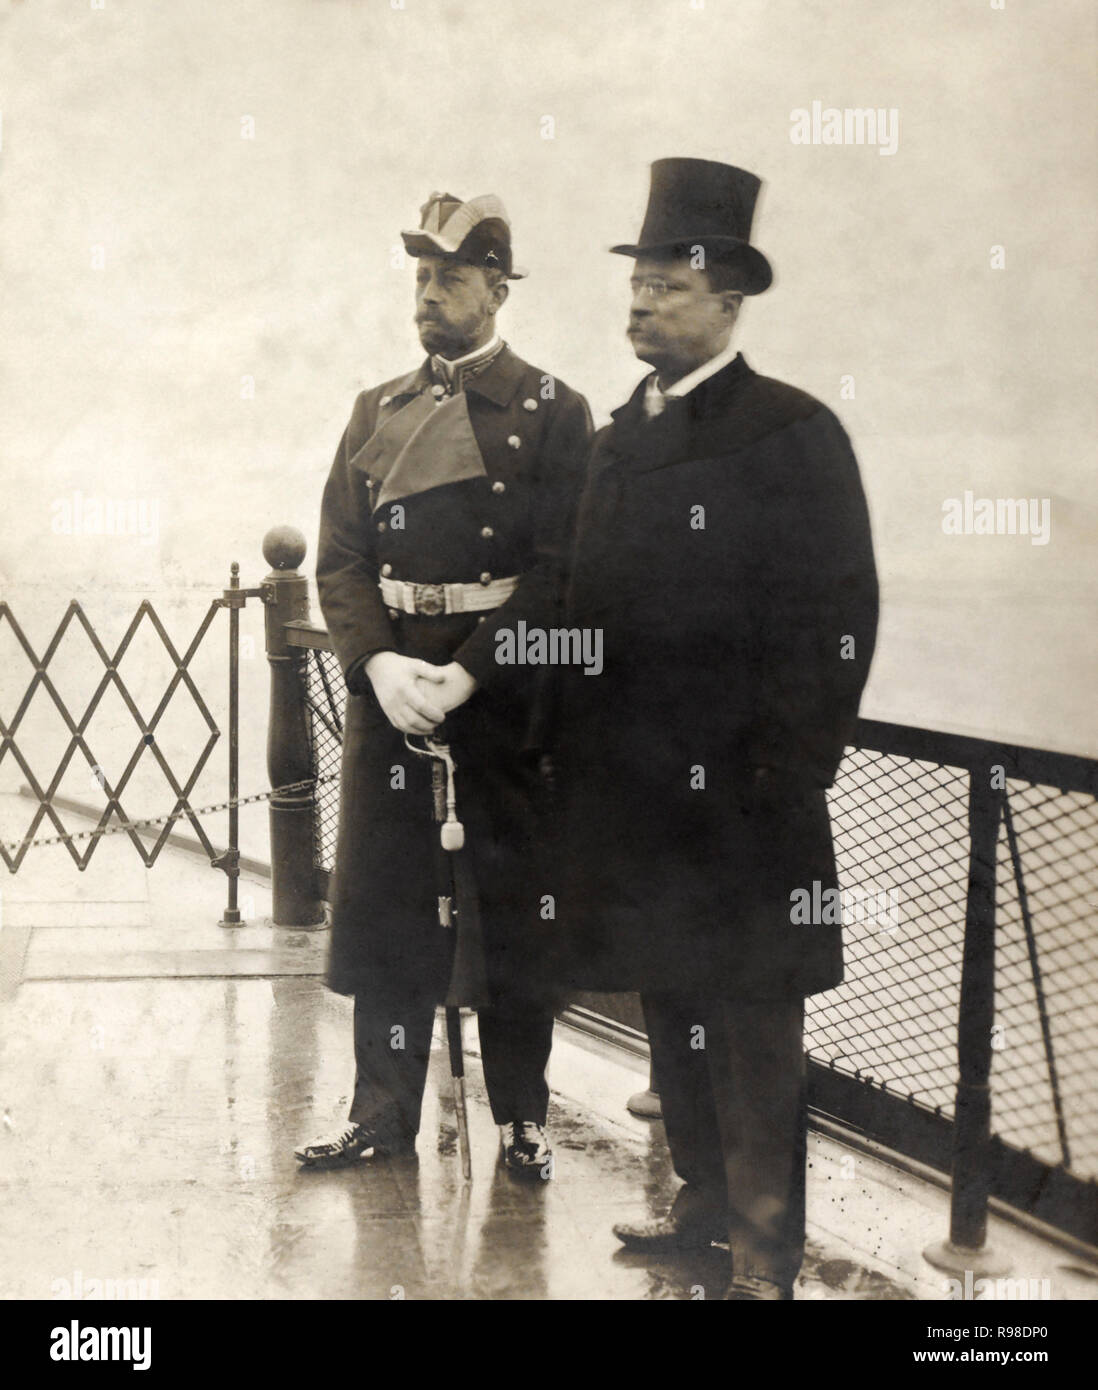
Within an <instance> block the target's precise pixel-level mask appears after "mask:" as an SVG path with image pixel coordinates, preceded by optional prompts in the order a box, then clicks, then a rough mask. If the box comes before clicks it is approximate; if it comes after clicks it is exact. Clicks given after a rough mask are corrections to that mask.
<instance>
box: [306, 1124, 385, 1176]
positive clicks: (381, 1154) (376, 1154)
mask: <svg viewBox="0 0 1098 1390" xmlns="http://www.w3.org/2000/svg"><path fill="white" fill-rule="evenodd" d="M397 1151H398V1150H397V1149H396V1148H395V1147H394V1146H392V1145H389V1144H385V1143H383V1142H382V1141H381V1140H380V1139H379V1138H378V1136H377V1135H376V1134H375V1133H374V1132H373V1130H371V1129H367V1128H366V1127H365V1126H364V1125H359V1124H355V1123H354V1122H353V1121H352V1122H351V1123H350V1124H348V1125H346V1126H344V1128H343V1129H341V1130H340V1131H339V1132H338V1133H337V1134H332V1135H329V1136H327V1137H326V1138H323V1139H314V1140H313V1142H312V1143H311V1144H305V1145H304V1146H303V1147H302V1148H300V1149H295V1150H294V1158H296V1159H297V1161H298V1163H300V1164H301V1166H302V1167H303V1168H347V1167H349V1166H350V1165H351V1164H352V1163H357V1162H358V1161H359V1160H360V1159H370V1158H388V1157H389V1155H390V1154H392V1153H395V1152H397Z"/></svg>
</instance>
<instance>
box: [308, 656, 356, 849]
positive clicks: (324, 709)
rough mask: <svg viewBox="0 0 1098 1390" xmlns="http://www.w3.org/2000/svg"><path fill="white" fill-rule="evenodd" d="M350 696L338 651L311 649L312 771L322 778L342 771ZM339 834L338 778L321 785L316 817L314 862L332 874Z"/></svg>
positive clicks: (314, 822) (317, 798)
mask: <svg viewBox="0 0 1098 1390" xmlns="http://www.w3.org/2000/svg"><path fill="white" fill-rule="evenodd" d="M346 696H347V686H346V683H345V682H344V679H343V671H342V669H341V668H340V664H339V660H338V658H337V657H336V656H335V654H334V652H329V651H323V650H322V649H320V648H319V647H310V648H309V649H308V661H307V663H306V666H305V700H306V704H307V705H308V709H309V725H310V729H311V734H312V738H311V742H312V757H313V766H312V771H313V775H314V776H315V777H317V778H318V779H319V778H323V777H326V776H328V775H329V774H337V773H338V772H339V764H340V756H341V753H342V749H343V706H344V702H345V700H346ZM338 833H339V779H338V777H335V778H334V780H332V781H330V782H318V785H317V789H316V813H315V815H314V817H313V835H314V853H313V862H314V864H316V866H317V868H319V869H323V870H324V872H325V873H328V874H330V873H331V872H332V869H333V868H334V866H335V850H336V837H337V835H338Z"/></svg>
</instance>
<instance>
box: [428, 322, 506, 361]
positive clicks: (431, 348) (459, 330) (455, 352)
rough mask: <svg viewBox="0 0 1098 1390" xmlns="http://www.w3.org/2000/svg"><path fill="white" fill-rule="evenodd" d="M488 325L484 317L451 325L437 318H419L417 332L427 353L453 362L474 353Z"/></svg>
mask: <svg viewBox="0 0 1098 1390" xmlns="http://www.w3.org/2000/svg"><path fill="white" fill-rule="evenodd" d="M487 324H488V320H487V319H486V318H484V317H478V318H476V319H475V320H466V321H465V322H463V323H451V322H450V321H449V320H448V319H443V318H439V317H437V316H436V317H433V318H429V319H421V318H417V319H416V330H417V332H418V333H419V341H420V343H421V344H422V345H423V348H424V349H425V351H427V352H429V353H431V354H432V355H437V356H439V357H445V358H447V359H448V360H452V359H453V358H455V357H464V356H465V354H466V353H467V352H472V350H473V348H474V347H475V346H476V344H477V342H478V341H479V340H480V338H481V336H482V335H483V333H484V331H485V329H486V327H487Z"/></svg>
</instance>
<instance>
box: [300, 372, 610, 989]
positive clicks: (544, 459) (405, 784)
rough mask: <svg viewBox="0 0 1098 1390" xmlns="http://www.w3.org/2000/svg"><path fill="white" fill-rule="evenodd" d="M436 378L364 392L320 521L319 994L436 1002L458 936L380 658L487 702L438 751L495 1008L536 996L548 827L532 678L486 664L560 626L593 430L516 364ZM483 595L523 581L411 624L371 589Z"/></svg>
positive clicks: (457, 723)
mask: <svg viewBox="0 0 1098 1390" xmlns="http://www.w3.org/2000/svg"><path fill="white" fill-rule="evenodd" d="M434 385H437V383H433V381H432V377H431V374H430V371H429V369H428V365H427V364H426V363H425V364H424V365H423V366H422V367H421V368H420V369H419V370H418V371H415V372H410V373H408V374H407V375H406V376H404V377H400V378H397V379H396V380H395V381H390V382H387V383H385V384H384V385H382V386H378V387H375V388H373V389H372V390H370V391H364V392H363V393H362V394H361V395H360V396H359V398H358V400H357V401H356V403H355V408H354V411H353V413H352V416H351V421H350V423H349V424H348V426H347V429H346V431H345V433H344V436H343V439H342V440H341V441H340V445H339V448H338V450H337V451H336V457H335V461H334V463H333V465H332V470H331V474H330V476H329V479H328V484H327V487H326V488H325V492H324V500H323V505H322V509H321V523H320V543H319V547H318V557H317V587H318V590H319V594H320V605H321V609H322V611H323V613H324V617H325V620H326V622H327V625H328V630H329V633H330V635H331V638H332V643H333V646H334V647H335V651H336V653H337V655H338V657H339V660H340V663H341V666H342V668H343V671H344V673H345V674H346V675H348V678H349V687H350V689H349V693H348V697H347V706H346V717H345V722H344V730H343V755H342V780H341V787H340V819H339V835H338V843H337V846H336V864H335V873H334V880H333V888H332V897H331V908H332V929H331V946H330V954H329V969H328V983H329V985H330V986H331V988H332V989H334V990H337V991H338V992H340V993H345V994H350V993H354V992H355V991H356V990H357V989H359V988H363V987H365V986H366V985H367V984H379V983H385V984H386V985H387V986H389V987H392V988H395V989H397V990H398V991H399V990H404V991H407V990H409V989H414V990H419V991H422V992H423V993H425V994H428V995H431V996H433V997H434V998H435V1000H436V1001H438V1002H441V1001H442V999H443V998H444V996H445V994H446V990H447V982H448V977H449V971H450V947H451V946H452V941H453V936H452V933H448V932H447V931H446V930H444V929H443V928H440V926H439V922H438V894H439V887H440V884H439V870H438V827H437V825H435V824H434V823H433V820H432V795H431V769H430V763H429V761H428V760H427V759H425V758H422V757H417V756H415V755H414V754H413V753H411V752H409V751H408V749H407V747H406V746H405V743H404V737H403V735H402V734H400V733H399V732H398V731H397V730H396V729H394V728H393V727H392V725H391V724H390V723H389V721H388V719H387V718H386V716H385V714H384V713H383V711H382V709H381V707H380V705H379V704H378V702H377V699H376V697H375V696H374V693H373V688H372V687H371V685H370V684H369V681H368V680H366V679H364V677H363V675H362V671H361V661H362V658H363V657H364V656H367V655H369V654H370V653H372V652H374V651H378V650H381V649H386V648H388V649H392V650H394V651H397V652H402V653H404V654H406V655H408V656H415V657H420V658H422V659H423V660H426V661H430V662H434V663H437V664H440V665H441V664H445V663H447V662H449V661H451V660H454V659H456V660H458V661H460V662H461V663H462V665H464V666H465V667H466V669H468V670H469V671H470V672H471V673H472V674H473V675H474V676H475V677H476V678H477V680H478V682H479V684H480V688H479V689H478V690H477V691H476V692H475V693H474V695H473V696H472V697H471V699H469V700H468V701H467V702H466V704H464V705H462V706H461V707H460V708H459V709H457V710H455V711H454V712H452V714H451V715H450V716H449V717H448V718H447V719H446V721H445V724H444V725H443V726H442V727H441V729H440V730H439V734H440V735H441V736H443V737H445V738H446V739H447V740H448V741H449V743H450V746H451V749H452V752H453V755H454V758H455V760H456V762H457V767H458V772H457V780H456V787H457V801H458V815H459V817H460V819H461V820H462V822H463V823H464V825H465V832H466V846H467V848H466V850H465V851H463V853H466V854H468V856H469V864H470V867H471V868H472V871H473V873H472V877H473V878H474V879H475V883H476V885H477V888H478V890H479V891H478V899H479V903H480V918H481V925H482V929H483V935H484V941H485V948H486V956H487V967H488V975H489V983H490V984H491V986H492V990H493V994H494V995H496V996H501V997H505V996H507V995H508V994H511V993H513V994H516V995H518V996H519V997H520V998H521V997H529V995H530V993H531V990H532V988H533V987H534V985H536V984H539V983H541V982H543V981H544V971H543V970H542V969H541V968H540V966H539V965H538V960H539V950H540V946H541V943H542V941H543V938H544V932H541V933H539V932H538V931H537V930H536V927H535V928H534V929H528V924H529V923H530V921H531V919H532V918H533V919H534V921H535V922H536V918H535V917H534V914H532V913H530V912H529V911H528V906H529V902H530V900H531V895H532V893H533V892H534V891H535V888H536V882H535V881H534V880H535V879H536V875H533V874H532V869H531V860H532V856H533V854H534V851H535V846H536V844H537V841H538V838H539V835H540V828H539V824H538V817H539V813H540V799H541V783H540V780H539V777H538V774H537V761H538V760H537V751H538V747H537V745H538V734H537V723H538V710H539V708H540V705H539V685H538V681H537V679H536V678H537V676H538V674H539V673H538V672H536V671H532V670H531V668H529V667H521V668H520V667H513V666H512V667H508V666H502V665H500V664H499V663H497V661H496V654H497V651H498V644H497V641H496V634H497V633H498V632H499V631H501V630H505V629H513V628H514V626H515V624H516V623H517V622H519V621H525V622H526V623H528V624H529V625H531V626H533V625H540V626H551V625H553V624H555V623H557V622H559V620H560V613H561V604H562V598H563V572H564V561H565V557H566V552H567V545H568V541H569V538H570V536H571V532H572V528H573V523H574V518H575V508H576V502H577V500H578V496H579V490H580V482H581V479H582V474H583V467H584V462H585V459H586V456H587V452H588V449H589V445H590V438H591V421H590V414H589V412H588V409H587V405H586V402H585V401H584V399H583V397H582V396H579V395H577V393H576V392H574V391H572V390H571V389H570V388H569V387H568V386H566V385H565V384H564V383H563V382H562V381H558V380H554V379H553V378H552V377H551V376H549V375H548V374H547V373H544V372H542V371H541V369H540V368H537V367H533V366H531V365H529V364H528V363H526V362H524V361H522V359H521V358H519V357H517V356H516V355H515V354H514V353H513V352H512V351H511V350H510V348H508V347H506V346H505V347H504V348H503V350H502V352H501V353H500V354H499V356H498V357H497V358H496V359H495V360H494V361H493V363H492V365H491V366H490V367H488V368H487V369H486V370H485V371H484V372H482V374H481V375H479V376H477V377H475V378H474V379H472V380H470V381H469V382H468V384H467V386H466V388H465V390H464V391H461V392H459V393H458V394H457V395H456V396H454V397H453V398H451V399H442V398H438V404H437V405H436V395H435V394H434V393H433V390H432V387H433V386H434ZM382 572H384V573H385V574H386V575H387V576H389V577H391V578H393V579H397V580H403V581H406V582H411V583H421V584H439V583H470V584H476V583H477V581H478V580H479V579H480V578H481V577H482V576H483V575H485V574H488V575H490V576H492V577H496V578H504V577H512V576H521V578H520V582H519V584H518V587H517V588H516V589H515V591H514V593H513V594H512V595H511V597H510V598H509V599H508V600H507V601H506V602H505V603H504V604H503V605H502V606H501V607H499V608H497V609H495V610H494V611H491V612H489V613H487V614H479V613H476V612H468V613H452V614H444V613H443V614H439V615H437V616H432V615H425V614H415V615H410V614H405V613H401V612H398V611H397V610H395V609H388V608H386V606H385V604H384V603H383V602H382V599H381V597H380V594H379V590H378V579H379V575H380V574H381V573H382Z"/></svg>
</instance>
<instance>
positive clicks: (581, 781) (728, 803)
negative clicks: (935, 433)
mask: <svg viewBox="0 0 1098 1390" xmlns="http://www.w3.org/2000/svg"><path fill="white" fill-rule="evenodd" d="M644 394H645V385H644V383H642V384H641V385H640V386H639V387H638V389H637V391H636V392H635V394H634V395H633V397H632V399H631V400H630V401H629V402H628V403H627V404H626V405H625V406H623V407H622V408H621V409H619V410H617V411H615V412H614V418H613V423H612V424H610V425H609V426H608V427H607V428H606V429H605V430H603V431H600V433H599V435H598V437H597V439H596V441H595V445H594V449H593V456H592V460H591V465H590V471H589V478H588V481H587V485H586V490H585V493H584V497H583V500H582V502H581V505H580V512H579V518H578V535H577V542H576V550H575V557H574V565H573V571H572V575H571V581H570V588H569V597H568V612H567V622H568V623H569V624H570V625H572V626H582V627H591V628H601V629H602V630H603V634H604V644H605V653H604V670H603V673H602V674H601V675H599V676H597V677H596V676H587V675H585V674H584V672H583V671H582V670H580V669H565V670H563V671H562V673H561V680H562V690H561V692H560V700H559V711H560V713H559V718H558V721H557V737H556V745H557V746H556V752H555V755H554V757H555V761H556V763H557V768H558V777H557V782H558V787H559V791H560V794H561V797H562V805H561V828H562V839H561V842H560V844H559V846H558V849H557V853H556V855H555V864H553V865H551V866H550V869H549V871H548V872H551V873H554V874H555V881H556V883H557V885H558V888H559V893H558V902H557V919H558V920H557V926H558V936H559V943H560V946H561V963H560V965H559V966H558V972H559V973H560V974H561V977H562V980H563V983H565V984H566V985H570V986H574V987H576V988H580V989H587V990H611V991H613V990H633V989H640V990H647V991H659V990H662V991H681V992H687V993H689V992H697V991H699V990H702V991H705V992H709V993H718V994H725V995H733V994H736V993H740V994H746V995H754V996H756V997H763V998H766V997H776V996H779V995H789V994H790V993H792V994H798V993H800V994H811V993H814V992H815V991H817V990H822V989H827V988H829V987H831V986H833V985H835V984H837V983H838V982H839V981H840V979H841V977H842V944H841V931H840V927H839V925H838V924H837V923H835V922H833V921H831V922H829V921H827V920H820V921H819V922H817V923H816V924H800V923H797V924H795V923H794V922H793V921H791V894H792V893H793V891H794V890H796V889H798V888H804V889H806V890H808V891H809V892H811V890H812V885H813V883H817V884H818V885H819V889H818V893H817V900H818V901H819V902H821V903H822V902H823V898H824V894H825V892H826V890H827V889H828V888H834V886H835V883H836V878H835V861H834V855H833V852H832V839H831V830H830V824H829V820H828V810H827V804H826V790H825V789H826V788H827V787H828V786H830V785H831V783H832V781H833V779H834V776H835V772H836V769H837V768H838V765H839V762H840V759H841V758H842V755H843V750H844V745H845V744H846V742H847V741H848V740H849V738H850V736H851V734H852V732H853V729H854V725H855V720H856V716H857V710H858V701H859V697H860V695H861V690H862V686H863V685H864V683H865V679H866V675H867V673H868V670H869V663H870V658H871V656H872V652H873V645H874V640H875V634H876V624H877V581H876V573H875V568H874V562H873V550H872V544H871V539H870V529H869V519H868V515H867V510H866V503H865V498H864V495H863V491H862V486H861V481H860V478H859V474H858V466H857V463H856V462H855V459H854V455H853V453H852V451H851V448H850V443H849V441H848V439H847V436H846V434H845V433H844V431H843V429H842V426H841V425H840V424H839V422H838V420H837V419H836V418H835V416H834V415H833V414H832V412H831V411H830V410H828V409H827V408H826V407H825V406H823V405H822V404H821V403H820V402H819V401H817V400H814V399H813V398H812V397H811V396H809V395H806V394H805V393H804V392H802V391H799V390H797V389H795V388H794V387H791V386H787V385H785V384H783V383H782V382H779V381H774V380H770V379H768V378H766V377H762V376H758V375H757V374H756V373H755V372H754V371H752V370H751V368H750V367H748V365H747V363H746V362H745V361H744V359H743V357H742V355H741V356H737V357H736V358H735V359H734V360H733V361H732V362H731V363H729V365H728V366H727V367H725V368H723V369H722V370H721V371H719V372H716V373H714V375H713V376H711V377H710V378H708V379H707V380H705V381H703V382H702V383H701V384H700V385H699V386H697V387H696V388H695V389H694V390H693V391H691V392H689V393H688V394H687V395H686V396H685V397H683V398H682V399H681V400H676V399H674V398H671V399H669V400H668V401H667V404H666V408H665V409H664V411H663V413H662V414H660V415H658V416H657V417H656V418H655V419H652V420H649V419H648V418H647V417H646V414H645V410H644ZM761 767H769V768H772V769H774V771H773V772H772V773H770V774H764V775H763V776H764V777H765V781H760V774H758V773H757V771H756V769H758V768H761ZM817 915H818V916H820V918H821V919H826V918H827V917H828V916H830V915H831V914H830V913H828V912H827V911H820V912H818V913H817Z"/></svg>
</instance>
